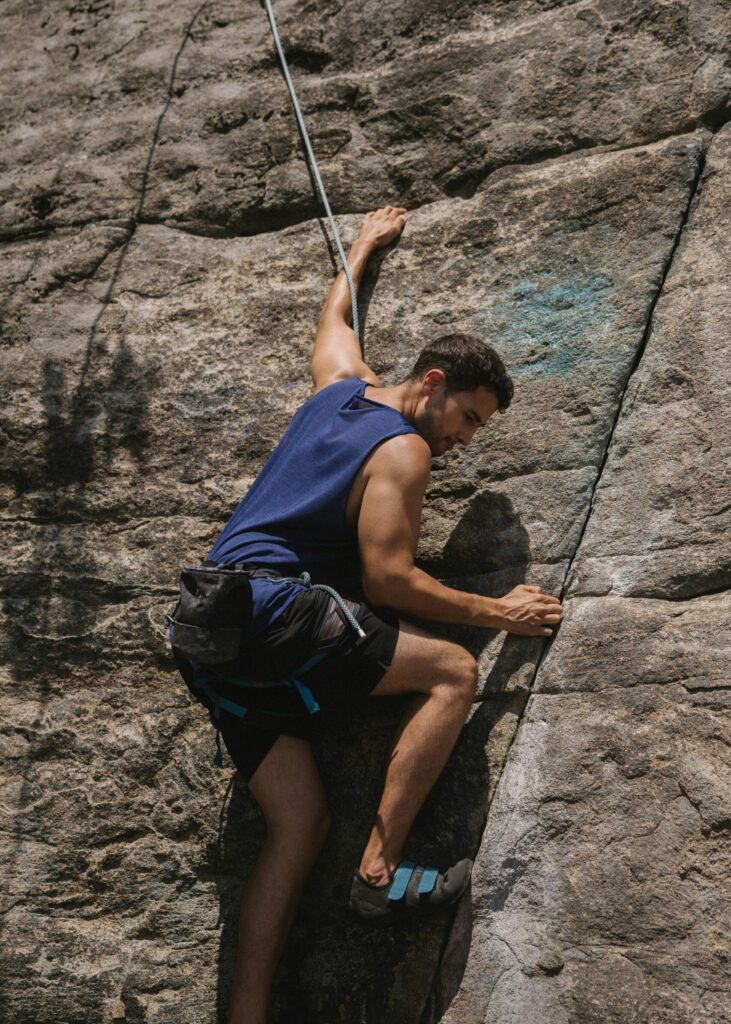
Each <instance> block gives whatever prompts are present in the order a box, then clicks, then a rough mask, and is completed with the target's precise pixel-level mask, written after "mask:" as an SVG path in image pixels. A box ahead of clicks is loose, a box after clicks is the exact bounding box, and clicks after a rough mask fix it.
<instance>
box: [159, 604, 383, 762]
mask: <svg viewBox="0 0 731 1024" xmlns="http://www.w3.org/2000/svg"><path fill="white" fill-rule="evenodd" d="M346 604H347V605H348V608H349V609H350V611H351V612H352V614H353V615H354V616H355V618H356V619H357V621H358V623H359V625H360V626H361V628H362V629H363V630H364V632H365V634H366V635H365V637H359V636H357V635H356V633H355V631H354V630H353V628H352V627H351V626H350V625H349V624H348V623H347V622H346V619H345V616H344V615H343V612H342V611H341V609H340V608H339V607H338V605H337V602H336V601H335V600H334V599H333V598H332V597H331V596H330V594H328V593H327V591H324V590H315V589H309V590H305V591H303V592H302V593H300V594H298V595H297V597H296V598H295V599H294V601H292V603H291V604H290V605H288V606H287V607H286V608H285V609H284V611H283V612H282V613H281V614H280V615H279V616H278V617H277V618H276V619H275V620H274V622H272V623H271V624H270V625H269V626H267V627H266V628H265V629H264V630H263V631H262V632H261V633H258V634H256V635H255V636H254V637H252V638H251V639H249V640H247V641H245V643H244V644H243V646H242V648H241V651H240V653H239V657H238V659H237V664H236V675H237V677H238V676H239V675H240V676H241V678H242V679H244V680H246V679H249V680H251V679H256V680H259V681H262V680H271V681H272V682H274V683H277V682H281V680H283V679H286V677H287V676H288V675H289V674H290V673H291V672H293V671H294V670H295V669H296V668H297V667H298V666H300V665H302V664H303V663H304V662H305V661H306V660H307V659H308V658H311V657H312V656H313V655H315V654H318V653H321V652H322V653H325V654H326V656H325V657H324V658H323V659H322V660H321V661H320V662H318V664H316V665H315V666H314V668H311V669H310V670H309V671H308V672H307V674H306V675H305V676H303V677H302V678H303V682H305V683H306V684H307V687H308V688H309V690H310V691H311V692H312V695H313V697H314V698H315V701H316V702H317V704H318V705H319V707H320V711H319V712H318V713H317V714H314V715H313V714H310V713H309V712H308V710H307V708H306V707H305V705H304V703H303V701H302V698H301V696H300V694H299V693H298V691H297V690H296V689H295V688H294V687H291V686H282V685H273V686H271V687H266V686H258V687H249V688H241V687H238V686H237V685H236V684H235V683H226V682H217V684H216V689H217V691H218V692H219V693H220V694H222V695H223V696H224V697H227V698H229V699H231V700H234V701H237V702H238V703H240V704H244V705H245V706H246V708H247V713H246V715H245V716H244V717H243V718H240V717H238V716H236V715H234V714H232V713H230V712H228V711H225V710H224V711H221V717H220V726H221V736H222V738H223V742H224V744H225V746H226V749H227V750H228V752H229V754H230V756H231V760H232V761H233V763H234V765H235V766H236V769H237V770H238V772H239V773H240V774H241V775H242V776H243V778H244V779H245V780H246V781H247V782H248V780H249V779H250V778H251V776H252V775H253V774H254V772H255V771H256V769H257V768H258V767H259V765H260V764H261V762H262V761H263V760H264V758H265V757H266V755H267V753H268V752H269V750H270V749H271V748H272V746H273V745H274V743H275V741H276V739H277V737H278V736H280V735H286V736H297V737H299V738H300V739H311V738H312V736H313V735H314V733H315V730H317V729H319V728H321V727H322V726H324V725H325V723H326V722H327V720H328V719H330V718H332V717H333V716H336V715H337V713H338V709H341V710H342V709H344V708H346V707H351V706H352V705H353V702H354V701H356V700H358V699H360V698H366V697H367V696H368V694H370V693H371V691H372V690H373V689H375V687H376V685H377V684H378V682H379V681H380V680H381V678H382V677H383V676H384V674H385V673H386V670H387V669H388V667H389V665H390V664H391V660H392V658H393V655H394V651H395V649H396V641H397V640H398V616H397V615H396V614H395V613H394V612H392V611H390V610H388V609H385V608H380V607H379V608H376V607H372V606H370V605H368V604H367V603H365V602H356V601H346ZM172 652H173V657H174V659H175V664H176V665H177V667H178V670H179V671H180V674H181V675H182V677H183V679H184V680H185V682H186V684H187V686H188V688H189V690H190V692H191V693H192V694H193V696H194V697H195V698H196V699H197V700H199V701H201V703H203V704H204V705H205V706H206V707H207V708H208V710H209V711H210V703H209V702H208V701H207V699H206V697H205V695H204V694H201V693H200V691H199V690H197V689H196V688H195V685H194V675H195V673H194V670H193V666H192V665H191V663H190V661H189V660H188V659H187V658H185V657H184V656H183V655H182V653H181V652H180V651H179V650H177V649H176V648H175V646H174V645H173V647H172Z"/></svg>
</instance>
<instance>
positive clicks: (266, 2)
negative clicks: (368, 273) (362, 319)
mask: <svg viewBox="0 0 731 1024" xmlns="http://www.w3.org/2000/svg"><path fill="white" fill-rule="evenodd" d="M263 3H264V6H265V7H266V12H267V17H268V18H269V24H270V25H271V29H272V35H273V36H274V43H275V45H276V47H277V53H278V54H279V60H280V62H281V65H282V72H283V73H284V79H285V81H286V83H287V88H288V89H289V95H290V96H291V98H292V106H293V107H294V113H295V117H296V118H297V124H298V125H299V129H300V132H301V133H302V140H303V142H304V144H305V151H306V153H307V158H308V159H309V161H310V166H311V167H312V171H313V173H314V175H315V181H316V182H317V187H318V189H319V190H320V195H321V197H322V204H323V206H324V207H325V213H326V214H327V218H328V220H329V221H330V227H331V228H332V232H333V235H334V236H335V244H336V245H337V247H338V252H339V254H340V262H341V263H342V265H343V270H344V271H345V276H346V278H347V279H348V287H349V288H350V305H351V306H352V309H353V330H354V331H355V334H356V337H357V338H358V340H359V341H360V340H361V338H360V323H359V321H358V299H357V294H356V291H355V285H354V284H353V278H352V277H351V275H350V267H349V266H348V261H347V259H346V256H345V250H344V249H343V244H342V242H341V241H340V235H339V234H338V229H337V225H336V224H335V221H334V219H333V215H332V211H331V210H330V204H329V203H328V201H327V194H326V192H325V186H324V185H323V183H322V178H321V177H320V169H319V167H318V166H317V160H316V159H315V154H314V152H313V150H312V146H311V144H310V137H309V135H308V134H307V128H306V127H305V122H304V118H303V117H302V111H301V110H300V105H299V103H298V101H297V93H296V92H295V89H294V85H293V83H292V79H291V77H290V74H289V68H288V66H287V59H286V57H285V56H284V51H283V49H282V44H281V42H280V40H279V32H278V31H277V23H276V21H275V20H274V11H273V10H272V5H271V3H270V2H269V0H263Z"/></svg>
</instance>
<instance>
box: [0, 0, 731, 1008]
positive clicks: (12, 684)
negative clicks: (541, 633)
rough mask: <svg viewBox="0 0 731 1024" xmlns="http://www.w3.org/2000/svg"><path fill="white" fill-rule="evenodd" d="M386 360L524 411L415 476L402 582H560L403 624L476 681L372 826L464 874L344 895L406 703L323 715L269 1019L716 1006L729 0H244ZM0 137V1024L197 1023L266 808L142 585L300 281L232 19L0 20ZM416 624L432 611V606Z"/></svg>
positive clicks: (98, 10)
mask: <svg viewBox="0 0 731 1024" xmlns="http://www.w3.org/2000/svg"><path fill="white" fill-rule="evenodd" d="M275 10H276V12H277V16H278V20H279V26H280V32H281V34H282V37H283V40H284V43H285V48H286V49H287V52H288V54H289V57H290V62H291V70H292V74H293V77H294V78H295V80H296V83H297V87H298V90H299V94H300V99H301V102H302V107H303V110H304V113H305V117H306V119H307V123H308V125H309V126H310V130H311V135H312V141H313V144H314V146H315V149H316V151H317V154H318V158H319V160H320V166H321V171H322V174H323V178H324V180H325V183H326V187H327V189H328V193H329V197H330V200H331V203H332V205H333V208H334V209H335V211H336V213H337V214H338V223H339V226H340V230H341V233H342V235H343V239H344V241H345V242H346V244H347V243H348V242H351V241H352V240H353V239H354V238H355V236H356V234H357V231H358V227H359V224H360V219H361V217H360V214H361V213H362V212H363V211H365V210H367V209H369V208H372V207H375V206H379V205H384V204H386V203H393V204H399V205H404V206H407V207H408V208H409V211H410V212H409V216H408V224H407V229H406V231H405V233H404V235H403V237H402V238H401V240H400V241H399V243H398V245H397V246H395V247H391V248H389V250H388V251H384V252H381V253H379V254H378V255H377V256H375V257H374V258H373V260H372V261H371V265H370V269H369V272H368V274H367V276H366V279H365V282H364V285H363V289H362V292H361V314H362V319H363V320H364V322H365V330H364V347H365V355H366V359H367V361H368V362H369V363H370V364H371V365H372V366H373V368H374V369H375V370H376V371H377V372H378V373H379V374H380V375H381V377H382V379H383V380H384V382H385V383H387V384H391V383H395V382H396V381H397V380H399V379H400V377H401V376H403V375H404V373H405V372H406V371H407V369H409V368H410V366H411V364H412V362H413V359H414V358H415V355H416V353H417V352H418V350H419V348H420V347H421V345H422V344H423V343H424V342H425V341H426V340H427V339H429V338H434V337H438V336H439V335H440V334H443V333H446V332H449V331H453V330H464V331H469V332H471V333H475V334H478V335H479V336H481V337H483V338H484V339H485V340H486V341H488V342H489V343H491V344H493V345H494V346H495V347H496V348H497V349H498V350H499V351H500V353H501V354H502V356H503V358H504V360H505V362H506V363H507V365H508V367H509V369H510V372H511V374H512V376H513V379H514V382H515V398H514V401H513V404H512V405H511V407H510V409H509V410H508V412H507V413H506V414H505V415H504V416H499V415H498V416H495V417H493V419H492V420H491V421H490V425H489V426H488V427H487V428H485V430H483V431H480V432H478V434H477V435H476V437H475V440H474V441H473V443H472V445H471V446H470V447H469V448H468V449H467V450H464V451H457V450H455V451H453V452H452V453H450V454H449V455H448V456H445V457H443V458H440V459H435V461H434V467H433V474H432V479H431V483H430V486H429V490H428V494H427V501H426V504H425V509H424V516H423V526H422V538H421V543H420V547H419V552H418V559H419V564H420V565H422V566H423V567H424V568H426V569H427V570H428V571H430V572H432V573H433V574H435V575H436V576H438V577H439V578H440V579H442V580H444V581H446V582H447V583H448V584H450V585H452V586H455V587H460V588H467V589H471V590H475V591H478V592H480V593H488V594H493V595H496V594H502V593H504V592H506V591H507V590H508V589H510V588H511V587H513V586H515V585H516V584H517V583H520V582H531V583H538V584H540V585H541V586H543V587H544V588H545V589H546V590H547V591H549V592H551V593H555V594H557V595H560V596H562V597H563V598H564V599H565V607H566V617H565V621H564V623H563V624H562V626H561V628H560V630H559V631H558V633H557V635H556V637H555V639H554V640H553V641H552V642H551V644H550V645H548V646H547V645H546V643H545V642H544V641H543V640H540V639H534V638H519V637H515V636H506V634H504V633H495V632H494V631H488V630H483V631H476V630H470V629H468V628H467V627H457V626H454V627H443V628H441V629H440V628H439V627H434V628H435V631H437V632H442V633H443V634H444V635H448V636H450V637H452V638H454V639H458V640H459V642H461V643H463V644H465V646H467V647H468V648H469V649H470V650H471V651H472V652H473V653H474V654H475V656H476V657H477V658H478V660H479V662H480V667H481V687H480V699H479V701H478V702H477V704H476V705H475V708H474V711H473V714H472V716H471V718H470V720H469V722H468V724H467V725H466V727H465V730H464V733H463V736H462V739H461V740H460V743H459V745H458V748H457V750H456V751H455V754H454V756H453V758H452V759H451V761H450V763H449V765H448V768H447V770H446V771H445V773H444V775H443V777H442V778H441V779H440V780H439V782H438V784H437V786H436V788H435V790H434V792H433V794H432V796H431V797H430V799H429V801H428V802H427V805H426V806H425V808H424V811H423V813H422V814H421V815H420V817H419V819H418V821H417V824H416V827H415V829H414V832H413V835H412V838H411V841H410V848H409V850H408V853H410V854H412V855H413V856H414V857H415V858H416V859H419V860H422V861H423V860H425V859H426V860H428V861H429V862H430V863H440V864H447V863H450V862H451V859H455V858H456V857H458V856H464V855H465V854H469V855H474V856H475V857H476V868H475V876H474V884H473V890H472V894H471V900H465V901H463V903H462V904H461V906H460V908H459V909H458V911H457V913H456V914H455V915H453V916H452V917H449V918H439V919H435V920H433V921H431V922H429V923H424V924H417V925H410V926H403V925H394V926H387V927H385V928H383V929H380V930H373V929H364V928H363V927H362V926H361V925H360V924H359V923H358V922H356V921H353V920H351V919H349V918H348V917H347V916H346V914H345V910H344V904H345V900H346V896H347V891H348V887H349V880H350V876H351V873H352V870H353V867H354V865H355V863H356V861H357V859H358V857H359V854H360V848H361V846H362V844H363V842H364V839H365V836H366V835H367V832H368V828H369V823H370V819H371V816H372V813H373V810H374V808H375V806H376V803H377V801H378V796H379V790H380V784H381V778H382V773H383V770H384V766H385V760H386V755H387V750H388V744H389V739H390V736H391V734H392V732H393V730H394V729H395V727H396V725H397V723H398V720H399V717H400V713H401V706H400V705H397V704H396V703H394V704H391V705H380V706H375V707H369V708H367V709H366V712H365V715H362V714H359V715H354V714H352V715H350V716H346V715H343V716H340V717H339V718H338V719H337V720H334V719H333V720H332V721H330V722H326V723H323V729H322V734H321V736H320V739H319V741H318V743H317V750H316V753H317V757H318V760H319V763H320V764H321V767H322V772H323V777H324V779H325V783H326V788H327V790H328V793H329V795H330V801H331V805H332V810H333V815H334V819H335V827H334V829H333V832H332V834H331V836H330V838H329V840H328V844H327V846H326V848H325V850H324V852H323V854H322V856H321V858H320V860H319V862H318V865H317V867H316V868H315V871H314V873H313V876H312V879H311V882H310V884H309V885H308V888H307V891H306V893H305V897H304V900H303V905H302V908H301V910H300V913H299V915H298V917H297V920H296V923H295V927H294V931H293V934H292V937H291V940H290V943H289V945H288V947H287V950H286V952H285V956H284V960H283V963H282V967H281V971H280V974H279V976H278V979H277V985H276V991H275V998H274V1008H273V1013H272V1019H273V1020H274V1021H276V1022H277V1024H284V1022H291V1021H293V1020H297V1021H302V1022H308V1021H312V1022H314V1021H317V1022H318V1024H336V1022H337V1024H436V1022H437V1021H440V1020H444V1021H447V1022H450V1024H468V1022H469V1024H483V1022H488V1021H489V1022H490V1024H513V1022H516V1024H517V1022H520V1024H554V1022H556V1024H558V1022H561V1024H564V1022H565V1024H594V1022H596V1024H599V1022H601V1024H604V1022H612V1024H614V1022H615V1021H616V1022H617V1024H619V1022H623V1024H624V1022H626V1021H642V1022H643V1024H645V1022H647V1024H691V1022H692V1024H696V1022H699V1021H706V1020H708V1021H713V1022H714V1024H717V1022H718V1024H723V1022H724V1021H727V1020H731V1017H729V1011H728V1005H729V1003H730V1000H729V988H731V977H730V975H729V968H728V949H727V941H726V940H727V936H728V932H729V928H730V927H731V919H730V918H731V913H730V911H729V905H728V886H729V874H730V871H729V867H730V866H729V854H728V850H727V846H728V829H729V823H730V822H731V783H730V782H729V777H728V767H727V765H728V758H727V756H726V755H727V751H728V744H729V742H731V727H730V726H729V707H728V699H727V698H728V669H727V665H728V660H729V658H728V655H729V645H728V642H727V640H726V637H727V635H728V626H729V618H731V608H730V607H729V602H728V586H729V575H730V573H731V568H730V558H731V554H730V552H729V542H728V537H729V533H730V532H731V531H730V529H729V522H728V515H729V512H728V510H729V504H730V502H729V486H728V466H729V433H730V431H729V413H728V409H729V391H730V390H731V389H730V388H729V357H728V342H727V338H728V334H729V321H730V319H731V298H730V292H729V284H728V266H729V257H730V256H731V251H730V250H731V243H729V212H728V197H729V194H731V155H730V153H729V149H730V148H731V135H730V134H729V129H728V128H724V127H723V125H724V123H725V121H726V119H727V116H728V101H729V89H730V88H731V74H730V73H729V69H728V50H729V45H728V32H729V18H728V6H727V5H726V4H724V3H722V2H718V3H701V4H690V3H665V4H659V3H651V2H639V3H632V4H630V3H619V2H618V3H610V4H607V3H602V4H599V3H598V2H593V3H592V2H579V3H563V4H562V3H551V4H549V3H537V2H535V3H534V2H530V0H521V2H514V3H510V2H503V3H493V4H490V5H484V4H477V3H468V2H464V3H461V4H451V5H444V4H439V3H431V4H419V5H415V4H408V3H403V2H397V3H395V4H392V5H391V6H390V7H384V6H383V5H382V4H379V5H375V4H371V3H366V4H358V5H354V4H353V3H346V4H339V3H338V4H336V3H329V2H325V0H318V2H316V3H312V4H308V5H306V8H304V9H303V8H302V7H301V5H297V4H294V3H281V4H280V3H276V4H275ZM0 19H1V21H0V24H2V27H3V37H4V39H6V40H7V41H8V42H7V45H6V46H5V47H4V48H3V52H2V54H1V55H0V61H2V81H3V84H4V97H3V103H4V111H5V117H4V119H3V127H2V129H1V131H2V147H0V153H1V154H2V155H1V156H0V238H1V239H2V241H0V268H1V269H0V303H1V304H2V310H1V320H0V324H1V330H2V348H0V388H1V393H2V405H1V406H0V417H1V419H0V436H1V437H2V442H3V443H2V446H1V447H0V460H1V461H0V467H1V476H0V501H1V503H2V504H1V507H0V515H1V516H2V530H3V536H4V538H5V544H4V545H3V552H2V556H1V559H2V561H1V563H0V574H1V575H0V584H1V590H2V624H3V627H2V634H1V636H0V650H1V652H2V658H1V659H0V664H1V666H2V667H0V673H1V676H0V678H2V684H3V685H2V695H1V696H0V702H1V703H2V723H3V724H2V733H1V734H0V742H1V743H2V758H3V776H2V815H3V847H2V849H3V853H2V856H3V862H2V876H3V883H4V884H3V885H2V887H1V897H0V898H1V900H2V902H1V903H0V909H1V911H2V913H3V928H4V939H3V952H2V954H1V955H0V964H1V966H0V988H1V989H2V991H1V992H0V1007H2V1010H1V1011H0V1013H1V1014H2V1015H3V1016H2V1017H1V1018H0V1019H2V1020H8V1021H10V1020H12V1021H13V1022H20V1024H41V1022H54V1024H70V1022H71V1021H85V1022H87V1021H88V1022H92V1021H93V1022H95V1024H96V1022H99V1021H107V1020H109V1021H112V1020H128V1021H150V1022H160V1024H178V1022H179V1024H183V1022H189V1021H191V1020H194V1021H196V1022H201V1024H204V1022H206V1024H207V1022H215V1021H218V1020H223V1018H224V1012H225V1005H226V999H227V992H228V985H229V978H230V970H231V965H232V961H233V954H234V944H235V929H236V920H237V914H238V899H239V897H240V892H241V886H242V883H243V881H244V879H245V878H246V875H247V873H248V871H249V870H250V868H251V866H252V864H253V862H254V859H255V857H256V854H257V851H258V848H259V846H260V844H261V840H262V837H263V825H262V822H261V820H260V817H259V815H258V812H257V810H256V808H255V805H254V804H253V802H252V801H251V799H250V798H249V796H248V793H247V790H246V787H245V786H243V785H241V784H240V783H239V782H238V781H237V780H235V779H234V780H233V782H234V784H233V788H232V789H231V791H230V793H229V794H228V796H229V799H228V800H226V801H225V802H224V798H225V796H226V794H227V786H228V783H229V781H230V780H231V778H232V776H231V766H230V763H229V762H228V760H226V762H225V765H224V771H223V772H218V771H217V770H216V769H215V768H214V767H213V764H212V758H213V732H212V730H211V728H210V726H209V724H208V722H207V718H206V715H205V712H204V711H203V710H202V709H201V708H200V707H198V706H196V705H191V704H190V702H189V699H188V697H187V690H185V688H184V686H183V685H182V683H181V681H180V680H179V678H178V677H177V675H176V674H175V672H174V669H173V667H172V663H171V660H170V658H169V655H168V651H167V648H166V644H165V639H164V619H163V616H164V613H165V611H166V610H168V608H169V606H170V604H171V603H172V601H173V599H174V594H175V588H176V573H177V570H178V568H179V566H180V564H182V563H183V562H186V561H190V560H194V559H197V558H198V557H199V556H201V555H202V554H204V553H205V552H206V550H207V548H208V546H209V544H210V542H211V540H212V539H213V538H214V537H215V535H216V533H217V532H218V530H219V529H220V527H221V525H222V524H223V522H225V520H226V518H227V517H228V515H229V514H230V512H231V510H232V509H233V507H234V506H235V504H236V503H237V502H238V500H239V499H240V497H241V495H242V494H243V493H245V490H246V488H247V486H248V485H249V484H250V483H251V481H252V480H253V479H254V477H255V476H256V474H257V472H258V470H259V469H260V468H261V466H262V464H263V463H264V461H265V459H266V458H267V456H268V454H269V452H270V451H271V450H272V448H273V447H274V445H275V444H276V442H277V440H278V438H279V437H280V436H281V433H282V431H283V430H284V428H285V427H286V425H287V423H288V422H289V420H290V418H291V416H292V415H293V413H294V411H295V410H296V409H297V407H298V406H299V404H301V402H303V401H304V400H305V399H306V398H307V397H308V395H309V394H310V393H311V382H310V380H309V373H308V363H309V353H310V350H311V345H312V341H313V337H314V330H315V326H316V323H317V317H318V314H319V310H320V307H321V304H322V302H323V301H324V298H325V296H326V294H327V289H328V287H329V284H330V283H331V280H332V275H333V272H334V270H335V269H336V264H335V263H334V262H333V257H332V253H333V252H334V248H333V247H332V245H330V246H329V245H328V243H327V241H326V234H327V231H328V228H327V225H326V221H323V220H321V219H320V220H318V219H317V218H318V217H320V215H321V206H320V203H319V199H318V197H317V195H316V193H315V192H313V187H312V183H311V181H310V177H309V174H308V171H307V165H306V162H305V161H304V156H303V150H302V145H301V142H300V139H299V136H298V133H297V130H296V126H295V123H294V118H293V114H292V111H291V107H290V104H289V99H288V95H287V92H286V88H285V86H284V83H283V80H282V77H281V72H280V70H279V68H278V66H277V63H276V60H275V58H274V56H273V53H274V51H273V43H272V40H271V35H270V32H269V27H268V23H267V20H266V16H265V13H264V10H263V8H262V7H260V6H259V5H257V4H239V3H233V2H216V0H211V2H209V3H207V4H202V5H201V4H190V3H181V4H170V3H163V2H155V0H149V2H144V0H139V2H137V3H132V2H127V3H123V4H122V3H116V4H114V3H112V2H106V0H100V2H94V3H88V4H80V3H78V4H70V5H66V6H65V7H59V6H58V5H53V4H50V3H48V2H37V3H8V4H5V5H4V7H3V9H2V12H1V13H0ZM422 625H424V623H422Z"/></svg>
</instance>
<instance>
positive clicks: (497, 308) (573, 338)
mask: <svg viewBox="0 0 731 1024" xmlns="http://www.w3.org/2000/svg"><path fill="white" fill-rule="evenodd" d="M612 291H613V281H612V279H611V277H609V275H608V274H606V273H590V274H587V273H581V272H577V273H574V274H571V275H569V276H567V277H563V276H561V275H559V274H557V273H556V272H552V271H544V272H541V273H539V274H537V275H536V276H535V277H532V278H530V279H525V280H521V281H518V282H517V283H516V284H514V285H512V286H511V287H510V288H509V289H507V291H506V292H503V293H502V295H500V296H499V297H498V298H497V299H496V300H495V301H494V302H493V304H492V307H491V308H490V309H489V310H485V312H484V314H483V317H482V318H481V319H482V320H483V323H484V328H483V329H484V331H485V333H486V335H489V336H490V337H491V338H492V339H493V341H494V343H495V345H496V347H497V348H498V351H499V352H500V353H501V355H502V356H503V358H504V359H505V361H506V363H507V365H508V368H509V371H510V373H511V375H513V376H515V375H519V374H532V375H546V374H560V375H566V374H573V373H575V372H576V370H577V369H578V367H579V364H580V363H581V362H582V361H586V360H589V361H592V362H595V361H597V360H599V361H601V360H603V359H605V358H607V356H608V355H610V353H609V352H608V349H609V348H610V347H611V330H612V327H613V326H614V324H615V314H616V307H615V303H614V301H613V297H612Z"/></svg>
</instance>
